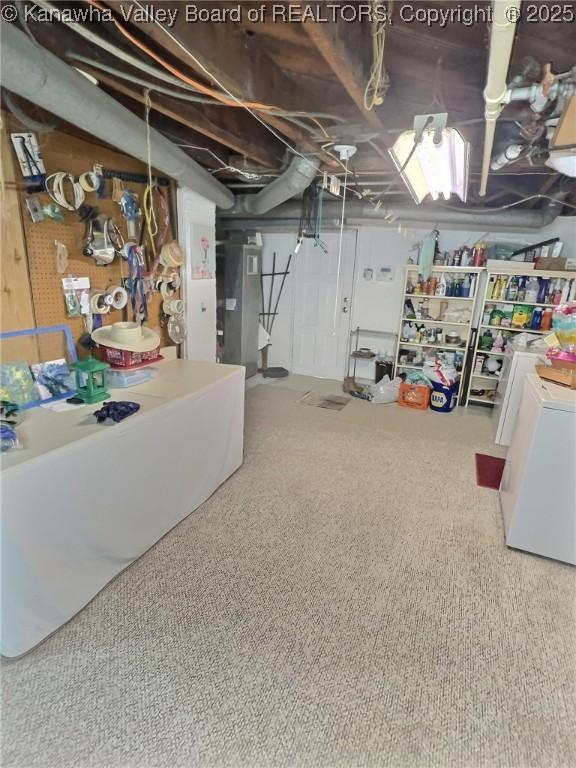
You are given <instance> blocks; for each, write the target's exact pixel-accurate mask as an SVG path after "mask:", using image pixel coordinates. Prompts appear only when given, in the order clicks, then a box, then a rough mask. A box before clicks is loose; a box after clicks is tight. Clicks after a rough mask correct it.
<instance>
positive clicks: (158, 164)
mask: <svg viewBox="0 0 576 768" xmlns="http://www.w3.org/2000/svg"><path fill="white" fill-rule="evenodd" d="M1 36H2V61H1V67H0V79H1V83H2V86H3V87H5V88H7V89H8V90H10V91H13V92H14V93H16V94H18V96H22V97H23V98H25V99H28V101H31V102H33V103H34V104H37V105H38V106H40V107H43V108H44V109H47V110H48V111H49V112H52V113H53V114H55V115H57V116H58V117H60V118H62V119H63V120H66V121H68V122H69V123H72V125H76V126H77V127H78V128H82V130H84V131H87V132H89V133H91V134H93V135H94V136H96V137H98V138H99V139H101V140H102V141H105V142H107V143H108V144H110V145H112V146H113V147H117V148H118V149H121V150H122V151H124V152H126V154H128V155H131V156H132V157H136V158H138V160H142V161H143V162H146V161H147V144H146V124H145V123H144V121H143V120H141V119H140V118H139V117H136V115H134V114H132V112H130V110H128V109H126V108H125V107H123V106H122V105H121V104H119V103H118V102H117V101H116V100H115V99H113V98H112V97H111V96H108V94H106V93H104V91H102V90H101V89H100V88H98V87H97V86H95V85H92V83H90V82H88V80H87V79H86V78H85V77H83V76H82V75H81V74H80V73H79V72H77V71H76V70H75V69H74V68H73V67H70V66H68V64H65V63H64V62H63V61H61V60H60V59H59V58H58V57H57V56H55V55H54V54H53V53H50V51H48V50H46V49H45V48H40V46H38V45H35V44H34V43H33V42H32V41H31V40H30V39H29V38H28V37H27V35H25V34H24V33H23V32H20V30H18V29H16V27H14V26H13V25H11V24H6V23H4V22H2V25H1ZM150 138H151V142H152V158H153V162H154V167H155V168H156V169H157V170H158V171H160V172H162V173H164V174H166V175H167V176H170V177H171V178H173V179H176V180H177V181H178V182H179V184H181V185H183V186H187V187H191V188H192V189H194V190H195V191H196V192H198V194H200V195H203V196H204V197H206V198H207V199H208V200H211V201H212V202H214V203H216V205H218V206H220V207H221V208H231V207H232V205H233V203H234V195H233V194H232V193H231V192H230V191H229V190H228V189H226V187H225V186H224V185H223V184H221V183H220V182H219V181H218V180H217V179H215V178H214V177H213V176H211V175H210V174H209V173H208V172H207V171H205V170H204V168H202V167H201V166H200V165H198V163H196V162H195V161H194V160H193V159H192V158H191V157H190V156H189V155H187V154H186V153H185V152H183V151H182V150H181V149H179V148H178V147H176V146H174V144H172V143H171V142H170V141H168V139H166V138H164V136H162V135H161V134H160V133H158V131H155V130H154V129H150Z"/></svg>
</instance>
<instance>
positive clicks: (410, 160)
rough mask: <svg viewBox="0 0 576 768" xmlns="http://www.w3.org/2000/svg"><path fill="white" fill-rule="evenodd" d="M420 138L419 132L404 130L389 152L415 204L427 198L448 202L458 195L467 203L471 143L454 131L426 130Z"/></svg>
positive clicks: (449, 129) (451, 129) (453, 129)
mask: <svg viewBox="0 0 576 768" xmlns="http://www.w3.org/2000/svg"><path fill="white" fill-rule="evenodd" d="M417 136H418V134H417V132H416V131H404V133H401V134H400V136H399V137H398V139H397V140H396V142H395V143H394V146H393V147H392V149H390V150H389V152H390V157H391V158H392V160H393V161H394V165H395V166H396V168H397V169H398V171H399V172H400V175H401V176H402V179H403V181H404V183H405V184H406V186H407V187H408V190H409V191H410V194H411V195H412V197H413V199H414V202H416V203H417V204H418V205H419V204H420V203H421V202H422V201H423V200H424V198H425V197H426V196H427V195H430V197H431V198H432V199H433V200H438V199H439V198H440V196H442V197H443V198H444V200H449V199H450V195H452V194H455V195H458V197H459V198H460V200H462V202H463V203H465V202H466V196H467V192H468V168H469V165H470V144H469V143H468V142H467V141H465V140H464V139H463V138H462V136H461V135H460V133H459V132H458V131H457V130H456V129H455V128H443V129H442V131H438V130H434V129H432V130H429V129H425V130H424V131H422V132H421V135H420V138H419V139H418V138H417ZM415 142H417V144H416V149H414V143H415ZM411 152H412V156H410V153H411ZM404 166H406V167H404Z"/></svg>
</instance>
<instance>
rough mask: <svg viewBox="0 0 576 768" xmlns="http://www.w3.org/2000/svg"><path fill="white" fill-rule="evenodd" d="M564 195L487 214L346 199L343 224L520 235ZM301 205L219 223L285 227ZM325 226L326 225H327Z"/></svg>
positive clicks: (336, 216) (327, 215)
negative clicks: (378, 205)
mask: <svg viewBox="0 0 576 768" xmlns="http://www.w3.org/2000/svg"><path fill="white" fill-rule="evenodd" d="M565 196H566V193H565V192H559V193H556V194H554V195H553V198H554V199H553V200H549V201H548V204H547V205H546V206H545V207H544V208H543V209H542V210H538V211H532V210H516V211H515V210H506V211H501V210H500V211H499V210H498V209H495V210H493V211H491V210H490V209H489V208H483V209H482V213H475V212H473V211H467V210H462V211H459V210H453V209H447V208H437V209H434V208H424V207H418V208H417V207H415V206H407V205H395V206H390V207H389V208H387V207H384V206H383V207H381V208H375V207H374V206H373V205H370V204H369V203H365V202H363V201H361V200H350V201H349V202H348V203H347V204H346V223H347V224H360V223H363V224H372V225H374V224H378V223H380V224H396V223H407V224H413V225H416V226H418V225H419V224H423V225H426V224H444V225H449V226H452V227H456V228H457V227H468V228H471V229H489V230H490V231H494V230H498V229H509V230H515V231H519V232H521V231H522V230H527V229H528V230H529V229H541V228H542V227H545V226H547V225H548V224H551V223H552V222H553V221H554V220H555V219H556V218H557V216H559V214H560V213H561V211H562V206H563V200H564V198H565ZM300 213H301V203H300V202H290V203H285V204H284V205H281V206H279V207H277V208H275V209H274V210H273V212H272V214H271V216H270V217H266V218H258V217H257V216H251V215H250V214H239V213H234V211H232V210H229V211H222V212H221V214H220V221H221V224H222V226H223V227H224V228H227V229H234V228H238V229H247V228H248V229H249V228H251V229H261V228H269V227H279V226H280V227H281V226H286V225H288V223H291V224H292V223H296V224H297V222H298V221H299V219H300ZM341 214H342V203H341V202H340V201H329V202H325V203H324V205H323V207H322V216H323V221H324V225H325V226H326V225H328V222H329V221H330V220H332V221H333V222H334V223H335V222H337V221H339V220H340V216H341ZM328 226H329V225H328Z"/></svg>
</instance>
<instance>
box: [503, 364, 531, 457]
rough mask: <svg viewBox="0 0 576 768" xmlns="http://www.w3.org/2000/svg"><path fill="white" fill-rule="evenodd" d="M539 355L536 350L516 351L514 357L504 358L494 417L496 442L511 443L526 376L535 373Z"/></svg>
mask: <svg viewBox="0 0 576 768" xmlns="http://www.w3.org/2000/svg"><path fill="white" fill-rule="evenodd" d="M538 357H539V355H538V354H537V353H535V352H514V354H513V355H512V357H507V358H504V364H503V366H502V370H501V372H500V380H499V381H498V386H497V387H496V391H497V392H498V397H497V398H496V404H495V405H494V418H497V419H498V428H497V430H496V443H497V444H498V445H510V443H511V442H512V435H513V433H514V425H515V424H516V417H517V416H518V409H519V408H520V401H521V399H522V390H523V386H524V378H525V376H526V374H527V373H533V372H534V368H535V366H536V364H537V363H538Z"/></svg>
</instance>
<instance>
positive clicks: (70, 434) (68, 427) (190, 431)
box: [0, 360, 245, 657]
mask: <svg viewBox="0 0 576 768" xmlns="http://www.w3.org/2000/svg"><path fill="white" fill-rule="evenodd" d="M244 374H245V369H244V368H243V367H242V366H235V365H218V364H215V363H195V362H191V361H187V360H174V361H171V362H165V363H162V364H160V365H159V366H157V376H156V378H155V379H153V380H151V381H149V382H147V383H146V384H142V385H140V386H138V387H135V388H133V389H118V390H111V392H110V394H111V398H110V399H111V400H131V401H134V402H137V403H139V404H140V410H139V411H138V412H137V413H135V414H134V415H132V416H130V417H128V418H127V419H126V420H125V421H122V422H120V423H119V424H114V423H111V422H106V423H105V424H97V423H96V419H95V418H94V416H93V415H92V413H93V412H94V411H95V410H96V409H97V408H98V407H99V406H98V405H86V406H81V407H78V408H76V409H74V410H69V411H65V412H60V413H57V412H54V411H51V410H46V409H44V408H36V409H34V410H32V411H28V412H26V415H25V420H24V422H23V424H22V425H21V426H20V427H19V428H18V432H19V436H20V438H21V440H22V442H23V445H24V448H23V450H21V451H15V452H12V453H9V454H3V456H2V475H1V499H2V510H1V515H0V524H1V546H2V638H1V652H2V654H3V655H5V656H9V657H14V656H19V655H21V654H23V653H26V652H27V651H29V650H30V649H31V648H33V647H34V646H35V645H36V644H37V643H39V642H40V641H41V640H43V639H44V638H46V637H47V636H48V635H49V634H51V633H52V632H54V630H56V629H58V627H60V626H62V624H64V623H65V622H67V621H68V620H69V619H71V618H72V617H73V616H74V615H75V614H76V613H77V612H78V611H79V610H81V609H82V608H83V607H84V606H85V605H86V604H87V603H88V602H89V601H90V600H91V599H92V598H93V597H94V596H95V595H96V594H97V593H98V592H99V591H100V590H101V589H102V588H103V587H104V586H105V585H106V584H107V583H108V582H109V581H110V580H111V579H112V578H113V577H114V576H116V575H117V574H118V573H120V572H121V571H122V570H123V569H124V568H126V567H127V566H128V565H130V563H132V562H133V561H134V560H136V559H137V558H138V557H140V556H141V555H142V554H143V553H144V552H146V550H147V549H149V548H150V547H151V546H152V545H153V544H154V543H155V542H156V541H158V539H160V538H161V537H162V536H163V535H164V534H165V533H167V532H168V531H169V530H170V529H171V528H173V527H174V526H175V525H176V524H177V523H179V522H180V521H181V520H183V519H184V518H185V517H186V516H187V515H189V514H190V513H191V512H192V511H193V510H195V509H196V508H197V507H198V506H199V505H200V504H202V502H204V501H205V500H206V499H207V498H208V497H209V496H210V495H211V494H212V493H213V492H214V491H215V490H216V489H217V488H218V486H219V485H220V484H221V483H223V482H224V481H225V480H226V478H228V477H229V476H230V475H231V474H232V473H233V472H234V471H235V470H236V469H238V467H239V466H240V465H241V464H242V455H243V429H244Z"/></svg>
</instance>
